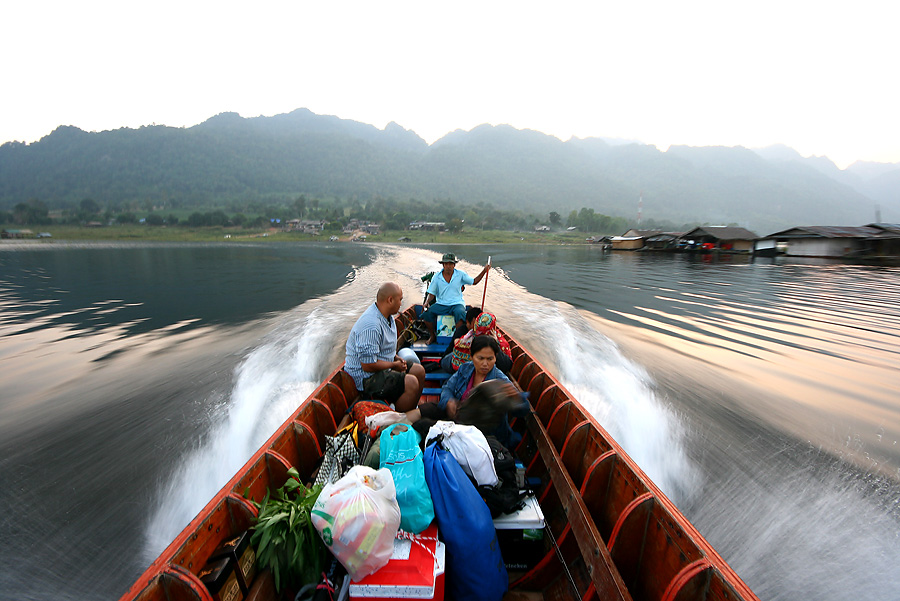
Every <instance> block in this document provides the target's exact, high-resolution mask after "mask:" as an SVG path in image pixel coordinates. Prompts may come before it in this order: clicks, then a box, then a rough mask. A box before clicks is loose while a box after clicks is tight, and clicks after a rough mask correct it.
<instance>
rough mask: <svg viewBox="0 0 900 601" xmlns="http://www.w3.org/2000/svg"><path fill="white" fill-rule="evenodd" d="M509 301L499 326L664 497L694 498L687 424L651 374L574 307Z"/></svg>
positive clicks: (695, 474)
mask: <svg viewBox="0 0 900 601" xmlns="http://www.w3.org/2000/svg"><path fill="white" fill-rule="evenodd" d="M498 279H499V278H498ZM501 285H506V286H513V287H516V288H519V287H518V286H516V285H515V284H513V283H511V282H509V281H506V282H504V284H501ZM510 296H511V297H513V298H515V300H514V301H513V302H512V303H507V304H504V305H503V307H497V312H498V320H499V321H500V323H501V324H505V325H507V328H508V329H510V330H511V331H512V332H513V333H514V335H515V336H516V338H517V339H519V340H520V342H522V343H523V344H524V345H525V346H526V348H528V349H529V350H531V351H532V353H533V354H535V355H537V356H538V357H540V359H541V361H544V360H546V361H548V362H549V363H551V364H552V365H553V366H554V371H555V373H556V375H557V377H558V379H559V380H560V382H562V384H563V386H565V387H566V388H567V389H568V390H569V392H571V393H572V395H573V396H574V397H575V398H576V399H577V400H578V401H579V402H580V403H581V404H582V406H584V407H585V409H587V410H588V411H589V412H590V413H591V415H593V416H594V417H595V418H596V419H597V421H599V422H600V424H601V425H602V426H603V427H604V428H606V430H607V431H608V432H609V433H610V434H611V435H612V436H613V438H615V440H616V442H618V443H619V444H620V445H621V446H622V447H623V448H624V449H625V451H626V452H627V453H628V454H629V455H630V456H631V458H632V459H634V460H635V461H636V462H637V464H638V465H639V466H640V467H641V469H643V470H644V471H645V472H646V473H647V475H648V476H650V478H651V479H652V480H653V481H654V482H655V483H656V485H657V486H659V487H660V489H662V490H663V492H665V493H666V494H667V495H668V496H670V497H671V498H672V499H673V501H675V502H676V503H678V502H680V501H683V500H685V499H686V498H687V497H689V496H690V494H691V491H692V490H695V489H696V487H697V484H698V482H699V480H700V473H699V471H698V470H697V469H696V468H695V467H694V465H693V464H692V463H691V461H690V460H689V459H688V457H687V453H686V452H685V442H684V441H685V435H686V433H685V431H684V427H683V424H682V421H681V420H680V419H679V418H678V416H677V415H676V414H675V412H674V411H673V410H672V409H671V408H670V407H669V406H667V405H666V404H664V403H663V402H662V401H661V400H660V399H659V398H658V397H657V396H656V394H655V392H654V391H653V388H652V386H653V383H652V379H651V377H650V376H649V374H647V372H646V371H644V369H643V368H642V367H640V366H639V365H637V364H635V363H633V362H631V361H629V360H628V359H627V358H626V357H625V356H624V355H623V354H622V352H621V351H620V350H619V348H618V347H617V346H616V344H615V343H614V342H613V341H612V340H610V339H609V338H607V337H606V336H604V335H603V334H601V333H599V332H597V331H596V330H595V329H593V328H592V327H591V325H590V324H589V323H588V321H587V320H586V319H584V317H583V316H582V315H581V314H580V313H579V312H578V311H577V310H575V309H574V308H572V307H570V306H569V305H566V304H565V303H559V302H549V301H547V300H546V299H544V298H542V297H538V296H535V295H532V294H529V293H527V292H526V291H524V290H523V289H521V288H519V290H518V291H517V292H516V293H515V295H514V296H513V295H512V294H511V295H510ZM501 315H502V317H501ZM523 316H527V317H523ZM542 355H543V356H542Z"/></svg>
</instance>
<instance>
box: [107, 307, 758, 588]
mask: <svg viewBox="0 0 900 601" xmlns="http://www.w3.org/2000/svg"><path fill="white" fill-rule="evenodd" d="M413 310H414V309H413V308H410V309H408V310H407V311H406V312H405V313H403V314H401V315H400V316H398V325H403V326H405V325H406V324H408V323H409V320H410V319H411V318H413V317H414V313H413ZM504 334H505V332H504ZM505 335H506V338H507V340H508V341H509V343H510V346H511V349H512V358H513V367H512V370H511V374H510V375H511V376H512V377H513V378H514V379H515V380H516V381H517V382H518V384H519V385H520V387H521V388H522V390H526V391H528V392H529V394H530V400H531V404H532V407H533V414H532V415H531V416H529V417H528V418H527V419H524V420H521V419H520V420H518V421H519V423H515V422H514V423H513V427H514V428H515V429H517V430H518V431H520V432H522V434H523V440H522V443H521V444H520V445H519V446H518V447H517V448H516V453H517V455H518V456H519V458H520V459H521V460H522V461H523V463H524V464H525V466H526V475H527V476H528V477H529V478H532V479H533V478H538V479H540V483H541V484H540V486H539V487H538V488H537V489H536V495H537V497H538V500H539V502H540V505H541V509H542V510H543V514H544V516H545V520H546V530H547V531H549V532H548V534H549V535H550V536H547V537H545V543H544V544H545V552H544V555H543V558H542V559H541V560H540V561H539V562H538V563H537V564H536V565H535V566H534V567H533V568H532V569H530V570H528V571H525V572H510V590H509V592H508V593H507V595H506V597H505V599H507V600H508V601H513V600H516V599H541V598H543V599H581V600H583V601H586V600H591V599H604V600H606V599H620V600H632V599H633V600H636V601H657V600H658V601H687V600H694V599H696V600H704V601H714V600H721V601H734V600H744V601H752V600H755V599H757V597H756V595H754V594H753V592H752V591H751V590H750V588H749V587H748V586H747V585H746V584H745V583H744V582H743V581H742V580H741V579H740V577H739V576H738V575H737V574H736V573H735V572H734V571H733V570H732V569H731V567H730V566H729V565H728V564H727V563H726V562H725V560H724V559H723V558H722V557H721V556H720V555H719V554H718V553H717V552H716V551H715V550H714V549H713V548H712V546H711V545H710V544H709V543H708V542H707V541H706V539H705V538H704V537H703V536H702V535H701V534H700V533H699V532H698V531H697V529H696V528H695V527H694V526H693V525H692V524H691V523H690V522H689V521H688V520H687V518H685V517H684V516H683V515H682V514H681V512H680V511H679V510H678V509H677V508H676V507H675V505H674V504H673V503H672V502H671V501H670V500H669V499H668V498H667V497H666V496H665V495H664V494H663V493H662V491H660V490H659V488H658V487H657V486H656V485H655V484H654V483H653V482H652V481H651V480H650V478H648V477H647V475H646V474H645V473H644V472H643V471H642V470H641V469H640V468H639V467H638V466H637V465H636V464H635V462H634V461H633V460H632V459H631V458H630V457H629V456H628V455H627V454H626V453H625V452H624V451H623V450H622V448H621V447H620V446H619V445H618V443H616V442H615V441H614V440H613V439H612V437H611V436H610V435H609V434H608V433H607V432H606V430H604V429H603V427H602V426H601V425H600V424H599V423H598V422H597V420H596V419H594V418H593V416H591V415H590V414H589V413H588V412H587V411H586V410H585V409H584V407H582V406H581V405H580V404H579V403H578V401H577V400H576V399H575V398H574V397H573V396H572V395H571V394H570V393H569V392H568V391H567V390H566V389H565V388H564V387H563V386H562V384H560V383H559V382H558V381H557V380H556V378H555V377H553V375H552V374H550V373H549V372H548V371H547V370H546V369H545V368H544V367H543V366H542V365H541V364H540V363H539V362H538V361H536V360H535V359H534V358H533V357H532V356H531V355H530V354H529V353H528V352H527V351H526V350H525V349H523V348H522V347H521V346H520V345H519V344H518V343H517V342H516V341H515V340H514V339H513V338H512V337H510V336H509V335H508V334H505ZM356 397H357V392H356V388H355V386H354V383H353V380H352V379H351V378H350V376H349V375H348V374H347V373H346V372H344V371H343V370H342V369H340V368H338V369H337V370H335V371H334V372H332V373H331V375H330V376H328V378H327V379H326V380H325V381H324V382H323V383H322V384H321V385H320V386H319V387H318V388H316V390H315V391H314V392H313V393H312V394H311V395H310V396H309V398H307V399H306V400H305V401H304V402H303V403H302V404H301V405H300V407H299V408H298V409H297V411H296V412H295V413H294V415H292V416H291V417H290V418H289V419H288V420H287V421H285V422H284V424H282V426H281V427H280V428H279V429H278V431H277V432H275V434H273V435H272V436H271V438H269V440H267V441H266V442H265V444H263V446H262V447H261V448H260V449H259V450H258V451H257V452H256V453H255V454H254V455H253V456H252V457H251V458H250V460H249V461H248V462H247V463H246V464H245V465H244V466H243V467H242V468H241V470H240V471H239V472H238V473H237V474H235V475H234V477H233V478H231V480H229V481H228V483H227V484H226V485H225V486H224V487H223V488H222V489H221V490H220V491H219V492H218V494H216V495H215V497H213V499H212V500H211V501H210V502H209V503H208V504H207V505H206V507H204V508H203V510H201V511H200V513H199V514H198V515H197V517H195V518H194V519H193V520H192V521H191V522H190V524H188V525H187V526H186V527H185V528H184V530H183V531H182V532H181V533H180V534H179V535H178V536H177V537H176V538H175V540H174V541H172V543H171V544H170V545H169V546H168V547H167V548H166V549H165V550H164V551H163V552H162V554H160V556H159V557H158V558H157V559H156V560H155V561H154V562H153V563H152V564H151V565H150V566H149V567H148V568H147V570H146V571H145V572H144V574H143V575H142V576H141V577H140V578H139V579H138V580H137V581H136V582H135V583H134V585H133V586H132V587H131V588H130V589H129V591H128V592H127V593H126V594H125V595H124V596H123V597H122V601H130V600H136V601H182V600H184V601H212V597H211V596H210V594H209V593H208V592H207V590H206V588H205V586H204V585H203V584H202V583H201V581H200V579H199V577H198V572H199V571H200V570H201V568H202V567H203V566H204V564H205V563H206V561H207V559H208V558H209V556H210V555H211V554H212V552H213V551H214V550H215V549H216V547H218V546H219V545H220V544H221V543H222V542H224V541H226V540H229V539H230V538H231V537H233V536H235V535H237V534H240V533H241V532H244V531H245V530H247V529H248V528H250V527H251V526H252V525H253V522H254V519H255V516H256V509H255V507H254V506H253V505H252V504H251V503H250V502H248V501H247V500H246V499H245V497H244V491H245V490H248V489H249V496H250V498H252V499H253V500H255V501H260V500H262V498H263V496H264V495H265V494H266V490H267V489H268V488H273V489H274V488H277V487H279V486H281V485H282V484H283V483H284V482H285V481H286V480H287V471H288V469H290V468H292V467H293V468H297V470H298V471H299V473H300V475H301V476H302V477H303V478H304V479H305V480H306V481H309V480H310V479H311V476H312V475H313V473H314V472H315V470H316V468H317V466H318V464H319V462H320V461H321V458H322V449H323V448H324V436H326V435H332V434H334V432H335V431H336V429H337V426H338V423H339V422H340V421H341V419H342V418H343V416H344V415H345V413H346V411H347V408H348V406H349V405H350V404H352V403H353V401H354V400H356ZM266 598H271V599H275V598H276V597H275V596H274V590H271V591H270V596H269V597H266Z"/></svg>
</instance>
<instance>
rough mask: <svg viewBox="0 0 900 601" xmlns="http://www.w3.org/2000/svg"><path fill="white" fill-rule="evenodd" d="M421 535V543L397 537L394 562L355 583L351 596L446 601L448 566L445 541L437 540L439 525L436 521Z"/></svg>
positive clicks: (370, 600)
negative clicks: (445, 573)
mask: <svg viewBox="0 0 900 601" xmlns="http://www.w3.org/2000/svg"><path fill="white" fill-rule="evenodd" d="M418 536H421V537H424V538H422V539H420V540H419V543H421V544H419V543H416V542H412V541H410V540H408V539H399V538H398V539H394V553H393V555H392V556H391V559H390V561H388V563H387V565H385V566H384V567H383V568H381V569H380V570H378V571H377V572H375V573H374V574H369V575H368V576H366V577H365V578H363V579H362V580H360V581H359V582H351V583H350V598H351V599H358V600H365V601H382V600H386V599H434V601H443V599H444V567H445V565H446V558H445V553H446V551H445V549H444V543H442V542H440V541H438V540H437V526H435V525H434V524H433V523H432V524H431V526H429V527H428V528H426V529H425V530H424V531H423V532H422V533H421V534H420V535H418ZM426 548H427V549H428V550H426ZM429 551H430V553H429ZM432 553H433V554H434V555H433V556H432Z"/></svg>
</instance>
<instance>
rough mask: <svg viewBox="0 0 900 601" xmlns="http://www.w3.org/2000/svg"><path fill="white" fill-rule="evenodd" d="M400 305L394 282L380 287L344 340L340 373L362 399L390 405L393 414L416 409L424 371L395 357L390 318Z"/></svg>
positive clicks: (400, 292)
mask: <svg viewBox="0 0 900 601" xmlns="http://www.w3.org/2000/svg"><path fill="white" fill-rule="evenodd" d="M402 303H403V290H402V289H401V288H400V286H399V285H397V284H396V283H394V282H387V283H385V284H382V285H381V287H380V288H379V289H378V294H377V295H376V297H375V302H374V303H373V304H371V305H369V308H368V309H366V310H365V311H364V312H363V314H362V315H360V316H359V319H357V320H356V323H355V324H354V325H353V329H352V330H350V336H348V337H347V347H346V351H347V357H346V359H345V361H344V371H346V372H347V373H348V374H350V376H351V377H352V378H353V381H354V382H355V383H356V389H357V390H358V391H360V393H362V394H363V395H364V396H367V397H370V398H374V399H378V400H382V401H385V402H386V403H394V405H395V407H396V409H397V411H409V410H410V409H414V408H415V407H416V405H418V402H419V397H420V396H421V395H422V388H424V386H425V369H424V368H423V367H422V366H421V365H419V364H418V363H412V364H409V365H407V363H406V361H404V360H403V359H401V358H400V357H398V356H397V325H396V323H395V322H394V315H396V314H397V313H398V312H399V311H400V305H401V304H402Z"/></svg>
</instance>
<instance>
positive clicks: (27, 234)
mask: <svg viewBox="0 0 900 601" xmlns="http://www.w3.org/2000/svg"><path fill="white" fill-rule="evenodd" d="M32 237H34V232H32V231H31V230H20V229H15V230H13V229H7V230H2V231H0V238H32Z"/></svg>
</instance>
